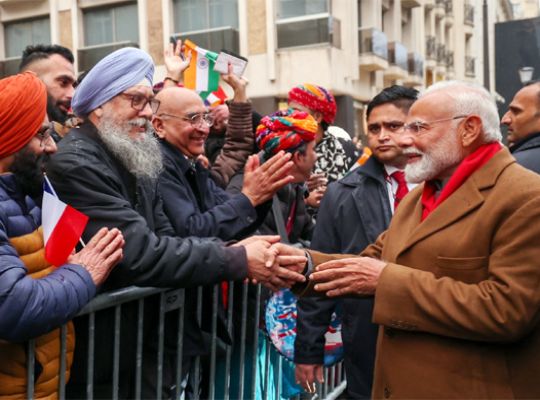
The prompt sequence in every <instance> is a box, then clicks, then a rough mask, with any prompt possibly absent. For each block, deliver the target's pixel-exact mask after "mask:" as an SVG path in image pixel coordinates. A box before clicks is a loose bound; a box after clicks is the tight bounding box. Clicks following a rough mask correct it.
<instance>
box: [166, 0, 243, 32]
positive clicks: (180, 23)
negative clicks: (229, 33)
mask: <svg viewBox="0 0 540 400" xmlns="http://www.w3.org/2000/svg"><path fill="white" fill-rule="evenodd" d="M173 12H174V29H175V32H190V31H200V30H208V29H213V28H223V27H230V28H235V29H238V2H237V0H173Z"/></svg>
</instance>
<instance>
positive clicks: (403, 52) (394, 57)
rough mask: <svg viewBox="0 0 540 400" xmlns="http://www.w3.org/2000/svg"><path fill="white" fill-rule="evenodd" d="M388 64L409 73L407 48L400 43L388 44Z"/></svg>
mask: <svg viewBox="0 0 540 400" xmlns="http://www.w3.org/2000/svg"><path fill="white" fill-rule="evenodd" d="M388 62H389V63H390V64H391V65H395V66H396V67H399V68H401V69H402V70H405V71H407V70H408V69H409V67H408V60H407V48H406V47H405V46H404V45H403V44H401V43H399V42H390V43H388Z"/></svg>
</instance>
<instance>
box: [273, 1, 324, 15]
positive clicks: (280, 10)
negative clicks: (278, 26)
mask: <svg viewBox="0 0 540 400" xmlns="http://www.w3.org/2000/svg"><path fill="white" fill-rule="evenodd" d="M327 12H328V0H278V7H277V16H278V19H283V18H294V17H303V16H305V15H311V14H320V13H327Z"/></svg>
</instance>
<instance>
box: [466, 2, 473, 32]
mask: <svg viewBox="0 0 540 400" xmlns="http://www.w3.org/2000/svg"><path fill="white" fill-rule="evenodd" d="M463 22H464V23H465V24H466V25H469V26H474V6H473V5H472V4H471V3H468V2H467V3H465V4H464V11H463Z"/></svg>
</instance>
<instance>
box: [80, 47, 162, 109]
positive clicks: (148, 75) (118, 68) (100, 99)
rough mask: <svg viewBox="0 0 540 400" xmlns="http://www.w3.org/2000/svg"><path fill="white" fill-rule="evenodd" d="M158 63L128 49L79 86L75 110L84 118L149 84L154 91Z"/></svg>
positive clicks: (107, 59)
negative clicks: (122, 95)
mask: <svg viewBox="0 0 540 400" xmlns="http://www.w3.org/2000/svg"><path fill="white" fill-rule="evenodd" d="M153 77H154V62H153V61H152V58H151V57H150V56H149V55H148V53H146V52H145V51H142V50H141V49H137V48H134V47H124V48H122V49H120V50H116V51H115V52H113V53H111V54H109V55H108V56H107V57H105V58H103V59H102V60H101V61H100V62H98V63H97V64H96V65H95V66H94V67H93V68H92V69H91V70H90V71H89V72H88V74H87V75H86V76H85V77H84V79H83V81H82V82H81V83H80V85H79V86H77V89H76V90H75V94H74V95H73V100H72V101H71V107H72V108H73V112H74V113H75V115H77V116H81V117H84V116H86V115H88V114H90V112H92V111H93V110H95V109H96V108H98V107H99V106H101V105H102V104H104V103H106V102H108V101H109V100H110V99H112V98H113V97H114V96H116V95H118V94H120V93H122V92H123V91H125V90H126V89H129V88H130V87H132V86H135V85H139V84H142V83H143V82H146V83H147V84H148V85H149V86H150V87H152V79H153Z"/></svg>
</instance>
